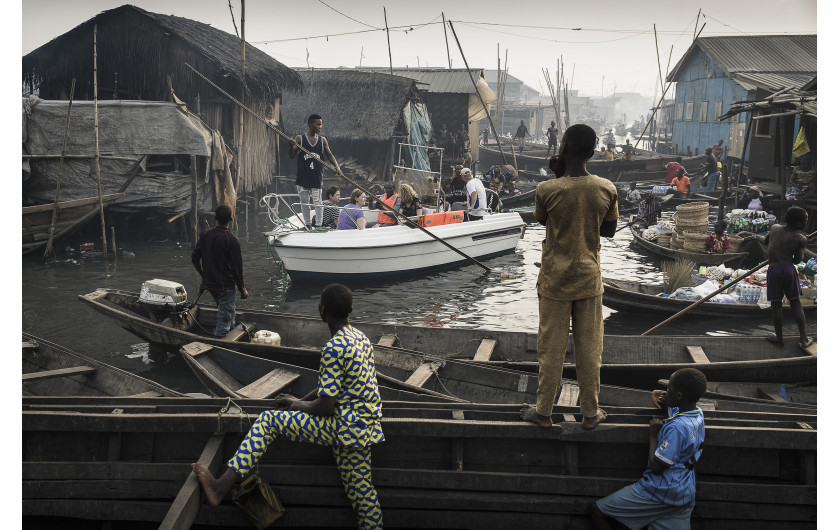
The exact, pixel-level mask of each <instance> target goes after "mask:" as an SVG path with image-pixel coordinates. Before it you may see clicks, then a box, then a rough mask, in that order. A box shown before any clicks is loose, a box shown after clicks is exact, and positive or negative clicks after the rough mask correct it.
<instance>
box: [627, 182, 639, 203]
mask: <svg viewBox="0 0 840 530" xmlns="http://www.w3.org/2000/svg"><path fill="white" fill-rule="evenodd" d="M625 198H626V199H627V200H628V201H630V202H632V203H637V202H639V201H640V200H642V194H641V192H640V191H639V190H637V189H636V181H635V180H634V181H633V182H631V183H630V189H629V190H627V197H625Z"/></svg>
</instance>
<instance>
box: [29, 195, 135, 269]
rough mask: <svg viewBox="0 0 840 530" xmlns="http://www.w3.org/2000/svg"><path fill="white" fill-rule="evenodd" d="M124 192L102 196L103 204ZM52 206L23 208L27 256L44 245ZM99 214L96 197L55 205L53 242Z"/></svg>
mask: <svg viewBox="0 0 840 530" xmlns="http://www.w3.org/2000/svg"><path fill="white" fill-rule="evenodd" d="M123 195H125V193H112V194H110V195H103V196H102V204H103V205H108V204H110V203H112V202H114V201H116V200H117V199H119V198H121V197H122V196H123ZM53 206H54V204H53V203H50V204H39V205H37V206H24V207H23V223H22V224H23V253H24V254H26V253H29V252H32V251H34V250H37V249H39V248H43V247H45V246H46V244H47V240H48V239H49V236H50V224H51V223H52V213H53ZM98 212H99V197H87V198H85V199H78V200H73V201H64V202H59V203H58V216H57V217H56V224H55V235H54V236H53V242H55V241H57V240H59V239H61V238H62V237H64V236H66V235H67V234H69V233H71V232H72V231H73V230H76V229H78V228H79V227H81V226H82V225H83V224H85V223H86V222H88V221H90V220H91V219H92V218H93V217H94V216H95V215H96V214H97V213H98Z"/></svg>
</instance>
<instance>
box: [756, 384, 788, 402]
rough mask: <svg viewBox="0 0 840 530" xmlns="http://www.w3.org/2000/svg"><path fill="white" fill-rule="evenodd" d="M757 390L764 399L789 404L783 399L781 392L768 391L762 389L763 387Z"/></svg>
mask: <svg viewBox="0 0 840 530" xmlns="http://www.w3.org/2000/svg"><path fill="white" fill-rule="evenodd" d="M756 390H757V391H758V395H759V397H762V398H764V399H771V400H773V401H777V402H781V403H787V402H788V400H786V399H785V398H783V397H782V392H781V390H768V389H765V388H762V387H758V388H757V389H756Z"/></svg>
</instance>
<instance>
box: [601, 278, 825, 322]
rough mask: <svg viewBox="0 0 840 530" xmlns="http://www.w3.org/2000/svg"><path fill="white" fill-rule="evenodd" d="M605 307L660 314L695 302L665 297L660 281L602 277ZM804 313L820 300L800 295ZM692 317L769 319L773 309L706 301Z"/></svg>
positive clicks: (808, 311) (786, 309)
mask: <svg viewBox="0 0 840 530" xmlns="http://www.w3.org/2000/svg"><path fill="white" fill-rule="evenodd" d="M603 283H604V295H603V303H604V305H605V306H607V307H610V308H613V309H618V310H626V311H635V312H639V311H654V312H657V313H660V314H674V313H676V312H678V311H680V310H682V309H685V308H686V307H688V306H689V305H691V304H692V303H693V301H691V300H679V299H676V298H663V297H661V296H659V293H661V292H663V286H662V284H661V283H641V282H634V281H630V280H618V279H611V278H603ZM800 301H801V302H802V308H803V309H804V310H805V313H806V314H807V313H816V311H817V303H816V300H815V299H811V298H800ZM782 307H783V309H784V311H785V312H786V313H787V314H790V306H789V305H787V304H785V305H783V306H782ZM691 315H692V316H706V317H718V318H720V317H728V316H729V317H736V316H744V317H764V318H767V319H768V322H769V321H770V308H769V307H767V308H761V307H760V306H759V305H758V304H721V303H716V302H703V303H702V304H700V305H699V306H697V307H696V308H695V309H692V310H691Z"/></svg>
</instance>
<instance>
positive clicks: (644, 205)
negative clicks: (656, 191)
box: [638, 191, 662, 228]
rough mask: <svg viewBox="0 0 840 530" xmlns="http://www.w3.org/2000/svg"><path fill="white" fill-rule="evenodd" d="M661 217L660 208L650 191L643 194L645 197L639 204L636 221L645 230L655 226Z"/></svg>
mask: <svg viewBox="0 0 840 530" xmlns="http://www.w3.org/2000/svg"><path fill="white" fill-rule="evenodd" d="M660 217H662V208H660V206H659V203H657V202H656V198H655V197H654V196H653V192H652V191H648V192H645V197H644V199H642V202H640V203H639V212H638V221H639V223H640V224H641V225H642V226H644V227H645V228H647V227H649V226H656V224H657V223H658V222H659V218H660Z"/></svg>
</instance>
